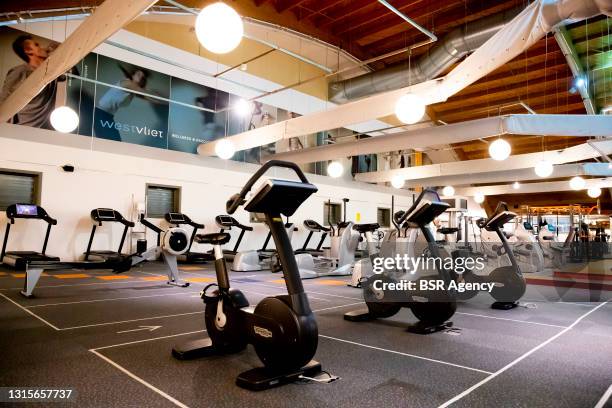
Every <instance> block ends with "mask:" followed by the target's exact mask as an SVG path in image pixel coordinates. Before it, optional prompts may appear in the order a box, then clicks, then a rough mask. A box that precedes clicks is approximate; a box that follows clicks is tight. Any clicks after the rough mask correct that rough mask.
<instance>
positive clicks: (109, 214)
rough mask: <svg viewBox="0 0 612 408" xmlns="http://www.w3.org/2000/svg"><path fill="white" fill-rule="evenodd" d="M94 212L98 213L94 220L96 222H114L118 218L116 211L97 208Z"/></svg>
mask: <svg viewBox="0 0 612 408" xmlns="http://www.w3.org/2000/svg"><path fill="white" fill-rule="evenodd" d="M94 211H95V212H96V216H95V218H94V219H95V220H96V221H114V220H115V219H116V218H117V216H116V215H115V210H112V209H110V208H96V209H95V210H94Z"/></svg>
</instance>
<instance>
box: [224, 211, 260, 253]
mask: <svg viewBox="0 0 612 408" xmlns="http://www.w3.org/2000/svg"><path fill="white" fill-rule="evenodd" d="M215 223H216V224H217V226H218V227H219V228H220V230H219V233H222V232H225V231H226V230H231V229H232V227H236V228H238V229H239V230H240V235H238V239H237V240H236V243H235V244H234V248H233V249H231V250H230V249H224V250H223V257H224V258H225V259H226V260H227V261H233V260H234V257H235V256H236V254H237V253H238V248H239V247H240V243H241V242H242V238H244V233H245V232H246V231H253V227H249V226H247V225H243V224H241V223H239V222H238V220H236V219H235V218H234V217H232V216H229V215H217V216H216V217H215Z"/></svg>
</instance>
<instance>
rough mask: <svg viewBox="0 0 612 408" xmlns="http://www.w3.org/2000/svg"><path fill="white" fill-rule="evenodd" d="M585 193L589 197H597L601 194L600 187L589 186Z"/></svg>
mask: <svg viewBox="0 0 612 408" xmlns="http://www.w3.org/2000/svg"><path fill="white" fill-rule="evenodd" d="M587 194H588V195H589V197H591V198H597V197H599V196H600V195H601V188H599V187H589V189H588V190H587Z"/></svg>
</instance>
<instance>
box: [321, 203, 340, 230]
mask: <svg viewBox="0 0 612 408" xmlns="http://www.w3.org/2000/svg"><path fill="white" fill-rule="evenodd" d="M330 209H331V211H330ZM330 221H331V223H332V225H336V224H338V223H339V222H340V221H342V207H341V206H340V204H338V203H325V204H323V223H324V224H323V225H329V223H330Z"/></svg>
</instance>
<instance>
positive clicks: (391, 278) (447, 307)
mask: <svg viewBox="0 0 612 408" xmlns="http://www.w3.org/2000/svg"><path fill="white" fill-rule="evenodd" d="M449 207H450V205H449V204H448V203H445V202H443V201H441V200H440V197H439V196H438V193H437V192H436V191H434V190H430V189H426V190H423V192H421V194H420V195H419V197H418V198H417V199H416V200H415V202H414V203H413V204H412V207H410V209H408V211H406V212H404V213H403V214H401V215H400V216H399V217H398V218H397V219H394V225H398V226H402V225H404V224H405V223H406V225H407V227H409V228H419V229H420V230H421V233H422V234H423V235H424V236H425V239H426V240H427V244H428V247H429V253H430V256H431V258H434V259H441V258H442V256H441V254H440V251H439V248H438V246H437V244H436V241H435V238H434V236H433V234H432V232H431V231H430V230H429V228H428V227H427V225H428V224H429V223H431V222H432V221H433V220H434V219H435V218H436V217H437V216H438V215H440V214H442V213H443V212H444V211H445V210H446V209H447V208H449ZM411 244H412V245H414V242H412V243H411ZM415 272H419V275H420V276H416V275H414V274H412V275H411V276H410V274H409V275H408V276H406V275H405V274H404V273H403V271H398V270H388V271H385V272H383V273H378V274H374V275H372V276H370V277H368V278H367V279H365V280H362V283H361V286H362V288H363V294H364V300H365V303H366V306H367V308H365V309H359V310H354V311H350V312H348V313H346V314H345V315H344V319H345V320H349V321H353V322H362V321H368V320H373V319H377V318H387V317H391V316H393V315H395V314H397V313H398V312H399V311H400V310H401V309H402V308H404V307H405V308H409V309H410V310H412V313H413V314H414V315H415V316H416V318H417V319H419V322H418V323H417V324H415V325H412V326H410V327H409V328H408V331H410V332H413V333H418V334H430V333H434V332H437V331H440V330H444V329H445V328H447V327H449V326H451V325H452V323H451V322H448V321H447V320H448V319H450V318H451V317H452V316H453V314H455V310H456V308H457V304H456V300H455V299H456V297H455V291H454V290H448V286H449V283H450V282H451V279H452V278H451V276H450V272H449V271H448V270H446V269H445V268H443V267H436V270H435V271H434V274H433V275H425V270H424V269H421V270H418V271H415ZM415 278H416V280H415V282H416V286H417V288H419V287H420V281H427V282H428V283H429V282H431V283H435V282H437V281H439V282H443V283H444V288H443V289H439V290H429V289H427V290H414V291H396V290H384V289H382V290H381V289H380V286H381V285H382V284H397V283H399V282H400V281H407V280H411V279H415Z"/></svg>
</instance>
